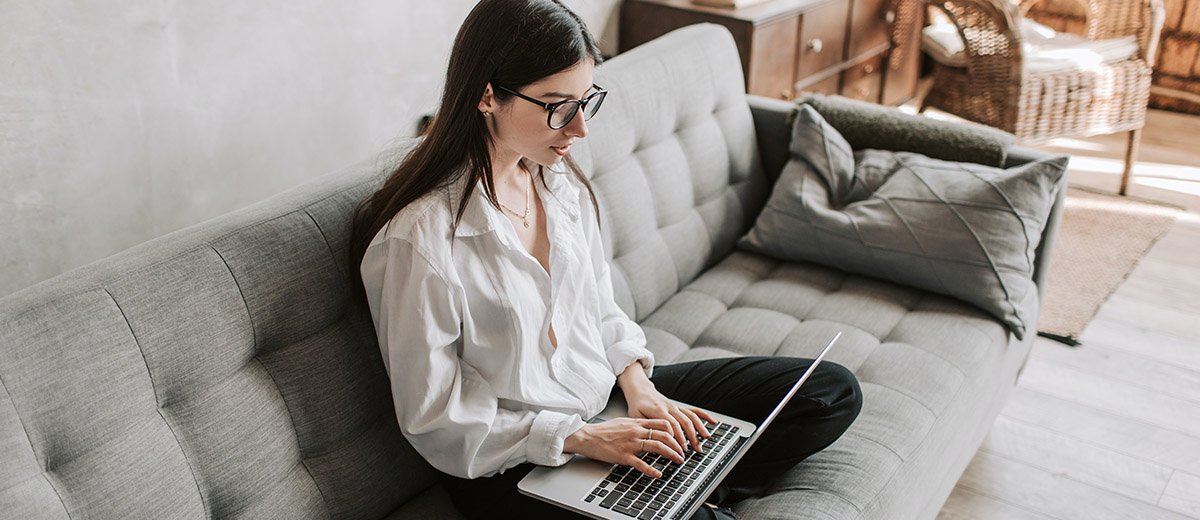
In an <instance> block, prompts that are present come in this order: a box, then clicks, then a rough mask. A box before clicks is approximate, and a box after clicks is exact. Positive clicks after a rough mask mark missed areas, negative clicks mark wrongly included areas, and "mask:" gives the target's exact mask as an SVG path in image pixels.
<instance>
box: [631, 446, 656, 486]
mask: <svg viewBox="0 0 1200 520" xmlns="http://www.w3.org/2000/svg"><path fill="white" fill-rule="evenodd" d="M647 444H649V443H647ZM624 464H625V465H626V466H632V467H633V469H636V470H638V471H640V472H642V473H645V474H647V475H649V476H651V477H653V478H658V477H661V476H662V472H661V471H659V470H656V469H654V468H653V467H651V466H650V465H649V464H646V461H644V460H642V459H640V458H638V457H637V456H635V455H631V456H629V457H627V458H626V459H625V462H624Z"/></svg>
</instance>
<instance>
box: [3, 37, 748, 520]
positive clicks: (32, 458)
mask: <svg viewBox="0 0 1200 520" xmlns="http://www.w3.org/2000/svg"><path fill="white" fill-rule="evenodd" d="M596 82H597V83H598V84H600V85H603V86H604V87H606V88H609V89H610V90H611V92H612V95H610V96H609V99H608V101H607V102H606V105H605V109H604V110H603V112H602V116H601V117H597V118H596V119H595V120H593V121H592V122H590V123H589V125H590V128H591V135H590V136H589V138H588V139H587V140H585V141H584V142H583V144H582V145H581V146H580V147H579V148H577V149H576V152H575V153H576V157H577V158H578V160H579V161H580V163H581V164H582V165H583V166H584V168H585V170H586V171H587V173H588V175H589V177H590V178H591V179H592V181H593V182H594V184H595V188H596V192H597V197H598V199H599V200H600V203H601V209H602V214H603V216H604V219H603V228H604V233H603V234H604V239H605V246H606V248H607V250H608V251H609V252H610V255H611V257H612V259H613V260H612V262H613V265H614V270H613V272H614V273H616V274H615V275H614V277H613V279H614V284H615V285H616V293H617V295H618V301H619V303H621V305H622V306H623V307H624V308H625V310H626V311H627V312H629V314H630V315H631V316H635V317H636V318H637V319H639V320H640V319H641V318H642V317H644V316H646V315H647V314H649V313H650V312H651V311H652V310H653V309H655V308H656V307H658V306H659V305H660V304H661V303H662V302H663V301H664V300H666V298H667V297H669V296H670V295H671V294H674V293H675V292H676V291H677V290H678V288H679V287H681V286H682V285H683V284H685V283H686V282H688V281H689V280H691V279H692V278H694V277H695V276H696V275H698V274H699V273H700V272H701V271H703V270H704V269H705V268H706V267H707V266H709V265H711V264H713V263H715V262H716V261H717V260H719V259H720V258H721V257H723V256H725V255H726V254H727V253H728V252H729V251H730V250H731V248H732V247H733V244H734V242H735V241H736V239H737V237H738V236H739V235H740V234H741V233H742V232H744V231H745V229H746V228H747V227H748V226H749V224H750V223H751V219H752V218H753V216H754V215H756V214H757V212H758V210H759V209H760V208H761V205H762V201H763V200H764V199H765V197H766V190H767V186H766V181H765V179H764V178H763V175H762V171H761V167H760V165H759V158H758V152H757V147H756V144H755V137H754V127H753V123H752V121H751V116H750V110H749V108H748V105H747V104H746V99H745V94H744V91H743V86H742V76H741V69H740V62H739V60H738V57H737V49H736V47H735V46H734V44H733V40H732V38H731V37H730V36H729V34H728V33H727V32H726V31H725V30H724V29H721V28H719V27H718V26H715V25H703V26H693V27H690V28H686V29H682V30H680V31H677V32H676V33H674V34H672V35H669V36H666V37H664V38H662V39H660V40H657V41H655V42H650V43H647V44H645V45H644V46H642V47H640V48H638V49H635V50H633V51H631V52H629V53H627V54H624V55H621V56H619V57H617V58H615V59H613V60H611V61H610V62H609V63H607V64H605V65H603V66H602V67H601V68H600V69H599V70H598V72H597V78H596ZM411 145H412V142H411V141H409V142H405V143H402V144H401V145H400V147H399V148H398V149H397V150H396V151H397V152H399V153H403V152H404V151H405V150H407V149H408V147H410V146H411ZM381 157H384V156H382V155H381ZM385 166H386V165H384V164H382V162H381V161H377V160H369V161H366V162H364V163H362V164H359V165H356V166H354V167H351V168H348V169H346V170H343V171H341V172H338V173H336V174H333V175H328V176H325V177H322V178H320V179H318V180H316V181H314V182H312V183H310V184H308V185H305V186H302V187H299V188H296V189H294V190H291V191H289V192H287V193H284V194H281V195H279V196H276V197H273V198H272V199H270V200H267V201H264V202H262V203H259V204H256V205H254V206H251V207H249V208H246V209H244V210H241V211H237V212H234V213H231V214H229V215H225V216H223V217H220V218H217V219H214V220H212V221H209V222H205V223H203V224H199V225H196V226H193V227H190V228H188V229H185V230H182V231H179V232H176V233H172V234H170V235H167V236H164V237H160V238H158V239H155V240H152V241H150V242H147V243H145V244H142V245H140V246H137V247H135V248H132V249H130V250H128V251H125V252H123V253H120V254H118V255H115V256H113V257H110V258H108V259H105V260H102V261H100V262H97V263H94V264H91V265H89V266H86V267H83V268H80V269H77V270H74V271H72V272H69V273H66V274H64V275H62V276H59V277H57V278H54V279H52V280H48V281H46V282H43V283H41V284H38V285H36V286H33V287H30V288H28V289H25V290H23V291H20V292H18V293H16V294H13V295H10V296H8V297H5V298H3V299H0V516H2V517H4V518H81V517H100V518H204V517H217V518H231V517H245V518H262V517H272V518H309V517H321V518H323V517H334V518H381V517H384V516H386V515H388V514H390V513H392V512H393V511H396V510H397V508H399V507H401V506H402V505H403V504H404V503H405V502H407V501H409V499H411V498H412V497H414V496H416V495H418V494H419V493H421V492H423V491H425V490H426V489H428V488H429V487H430V486H431V485H432V484H433V483H434V482H435V481H436V472H435V471H434V470H433V469H432V468H431V467H430V466H428V465H427V464H426V463H424V461H423V460H421V458H420V456H419V455H417V454H416V453H415V452H414V451H413V450H412V448H411V447H410V446H409V445H408V444H407V442H405V440H404V438H403V436H402V435H401V434H400V431H399V429H398V427H397V425H396V420H395V417H394V412H393V408H392V403H391V396H390V393H389V386H388V382H387V376H386V373H385V372H384V370H383V364H382V362H381V360H380V358H379V350H378V347H377V346H376V344H375V336H374V333H373V330H372V324H371V320H370V317H369V315H368V314H367V313H366V312H365V311H364V310H363V309H361V308H357V307H353V306H352V305H351V304H350V298H349V296H350V294H349V285H348V283H347V279H348V278H347V274H348V269H352V268H353V269H356V268H357V266H348V265H346V249H347V241H348V237H349V232H350V215H351V212H352V209H353V207H354V206H355V205H356V204H357V203H358V201H359V200H361V199H362V198H364V197H365V196H366V195H367V194H368V193H369V192H370V191H371V190H373V189H374V188H375V187H376V186H377V185H378V183H379V182H380V181H381V172H383V171H385V170H386V167H385Z"/></svg>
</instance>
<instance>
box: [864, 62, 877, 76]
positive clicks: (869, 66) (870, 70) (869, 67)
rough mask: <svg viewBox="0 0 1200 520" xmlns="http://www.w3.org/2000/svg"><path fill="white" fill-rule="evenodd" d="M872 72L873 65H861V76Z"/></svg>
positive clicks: (873, 70)
mask: <svg viewBox="0 0 1200 520" xmlns="http://www.w3.org/2000/svg"><path fill="white" fill-rule="evenodd" d="M872 72H875V66H874V65H871V64H870V63H868V64H866V65H863V74H870V73H872Z"/></svg>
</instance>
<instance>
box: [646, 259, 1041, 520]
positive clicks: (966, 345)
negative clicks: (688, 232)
mask: <svg viewBox="0 0 1200 520" xmlns="http://www.w3.org/2000/svg"><path fill="white" fill-rule="evenodd" d="M1028 296H1029V298H1032V299H1033V301H1034V302H1036V293H1033V294H1030V295H1028ZM1023 305H1025V306H1032V307H1036V303H1032V304H1031V303H1030V302H1029V301H1026V302H1023ZM641 325H642V328H643V330H645V331H646V337H647V340H648V342H649V348H650V350H651V351H653V352H654V355H655V358H656V359H658V360H659V362H660V363H663V364H667V363H677V362H683V361H691V360H696V359H708V358H716V357H726V356H742V355H776V356H796V357H808V358H811V357H815V356H816V355H817V354H818V353H819V352H820V350H821V349H822V348H823V347H824V343H825V342H826V341H828V338H829V337H830V336H831V335H832V334H833V333H835V332H836V331H838V330H841V331H843V332H844V336H843V337H842V339H841V340H840V341H839V342H838V344H837V346H835V347H834V348H833V349H832V350H831V351H830V352H829V355H828V359H829V360H831V361H834V362H837V363H839V364H841V365H843V366H845V367H847V368H849V369H851V370H852V371H853V372H854V373H855V375H856V376H857V377H858V379H859V381H860V383H861V386H862V389H863V410H862V413H861V414H860V415H859V417H858V420H857V421H856V422H855V423H854V425H853V426H851V428H850V430H848V431H847V433H846V434H845V435H844V436H843V437H842V438H841V439H840V440H838V441H837V442H836V443H834V444H833V445H832V446H830V447H829V448H827V449H826V450H824V451H822V452H820V453H818V454H816V455H814V456H812V457H810V458H809V459H808V460H806V461H804V462H802V463H801V464H800V465H799V466H797V468H796V469H795V470H793V471H792V472H790V473H788V474H787V475H786V476H785V477H784V478H782V479H781V480H780V481H779V482H777V483H776V484H775V486H774V488H773V489H772V491H771V492H770V494H769V495H767V496H766V497H764V498H761V499H755V500H749V501H747V502H745V503H743V504H741V505H739V506H738V507H739V511H738V512H739V514H741V513H745V515H744V516H742V517H743V518H778V517H784V516H786V517H792V516H794V515H797V514H798V513H797V511H798V509H797V507H800V505H801V504H803V507H804V508H805V512H804V514H802V515H800V517H802V518H856V517H859V516H860V512H862V511H863V510H865V509H866V508H868V507H870V505H871V504H872V503H874V502H876V501H878V500H893V499H897V497H895V496H892V494H893V493H892V492H890V491H885V488H888V486H889V485H890V484H889V482H890V481H891V480H892V479H894V478H897V476H898V475H900V476H903V475H904V474H906V472H905V470H904V468H907V467H908V465H912V464H918V463H923V462H927V460H926V459H928V458H929V457H918V456H917V452H918V451H919V450H922V449H927V448H926V446H925V445H926V444H927V443H929V442H931V438H932V436H934V435H937V436H938V438H939V439H942V438H944V439H954V440H953V441H952V445H955V446H957V445H960V444H961V443H962V442H963V440H962V439H963V438H971V437H972V436H974V435H975V430H976V429H979V428H981V427H982V426H983V425H982V424H981V421H980V420H979V418H980V417H983V416H984V415H986V413H988V410H987V406H984V405H983V404H982V403H984V402H986V401H988V399H984V398H983V396H979V398H980V399H979V400H978V401H977V400H974V399H966V400H964V399H963V398H962V395H964V393H965V392H967V391H968V389H969V388H971V389H973V388H976V387H978V388H982V389H987V390H986V391H987V392H992V391H993V390H992V388H993V387H994V386H995V382H994V381H992V380H991V379H992V378H993V377H994V375H995V374H999V373H1001V372H1002V371H1001V370H999V367H998V366H997V364H998V362H997V360H998V359H1003V358H1006V357H1013V358H1014V359H1017V360H1019V359H1021V358H1023V356H1024V352H1025V351H1027V349H1028V345H1020V346H1019V347H1020V348H1014V347H1012V346H1011V345H1012V344H1010V343H1009V338H1010V337H1009V335H1008V334H1007V332H1006V330H1005V329H1004V327H1003V326H1001V325H1000V324H999V323H997V322H996V321H995V320H994V319H992V318H991V317H990V316H989V315H987V314H986V313H984V312H982V311H980V310H979V309H977V308H975V307H973V306H971V305H968V304H966V303H963V302H960V301H958V300H955V299H952V298H948V297H945V296H941V295H937V294H933V293H930V292H926V291H921V290H918V289H912V288H908V287H904V286H900V285H896V284H893V283H890V282H886V281H881V280H876V279H872V278H867V277H864V276H858V275H853V274H847V273H845V272H843V271H840V270H837V269H833V268H828V267H824V266H820V265H817V264H812V263H794V262H784V261H779V260H776V259H773V258H770V257H767V256H763V255H759V254H755V253H751V252H746V251H736V252H734V253H733V254H731V255H730V256H729V257H727V258H726V259H724V260H723V261H722V262H720V263H719V264H717V265H716V266H714V267H713V268H712V269H710V270H709V271H707V272H705V273H704V274H703V275H701V276H700V277H698V278H697V279H696V280H695V281H694V282H692V283H691V284H688V285H687V286H686V287H684V288H683V290H681V291H680V292H679V293H678V294H676V295H675V296H673V297H672V298H670V299H669V300H668V301H667V302H666V303H665V304H664V305H663V306H662V307H661V308H659V310H657V311H656V312H654V313H653V314H651V315H650V316H649V317H647V318H646V320H645V321H643V322H642V323H641ZM972 391H974V390H972ZM964 405H966V407H965V408H964V409H959V408H963V406H964ZM939 421H940V422H943V423H946V424H945V425H944V426H941V427H935V424H936V423H938V422H939ZM984 431H986V428H984ZM971 440H972V442H978V440H975V439H971ZM947 442H951V441H949V440H947ZM934 458H935V459H936V457H934ZM948 477H949V478H952V479H953V478H954V475H949V476H948ZM938 478H939V479H940V478H941V476H939V477H938ZM927 480H930V482H929V485H930V486H933V480H938V479H927ZM933 487H935V486H933ZM817 496H819V497H820V498H819V499H816V497H817ZM926 498H927V497H926V496H925V495H921V496H919V497H908V499H921V500H924V499H926ZM813 507H817V508H820V509H821V511H815V510H808V509H809V508H813ZM785 513H786V514H785ZM825 513H827V514H825ZM888 516H889V515H887V514H886V513H885V514H884V515H883V517H888Z"/></svg>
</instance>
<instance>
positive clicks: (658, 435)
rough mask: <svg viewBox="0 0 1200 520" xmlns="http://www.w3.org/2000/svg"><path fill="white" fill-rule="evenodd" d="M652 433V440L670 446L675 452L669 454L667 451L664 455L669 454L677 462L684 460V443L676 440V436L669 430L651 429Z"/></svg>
mask: <svg viewBox="0 0 1200 520" xmlns="http://www.w3.org/2000/svg"><path fill="white" fill-rule="evenodd" d="M650 434H651V435H650V439H651V440H654V441H658V442H660V443H662V444H663V445H664V446H667V447H668V448H670V449H671V451H672V452H673V455H667V454H665V453H664V454H663V455H667V456H668V457H670V458H671V460H674V461H675V462H683V452H684V449H683V446H684V445H683V444H681V443H680V442H679V441H678V440H676V439H675V436H673V435H671V434H670V433H668V432H659V431H658V430H650ZM646 444H650V443H649V442H647V443H646Z"/></svg>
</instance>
